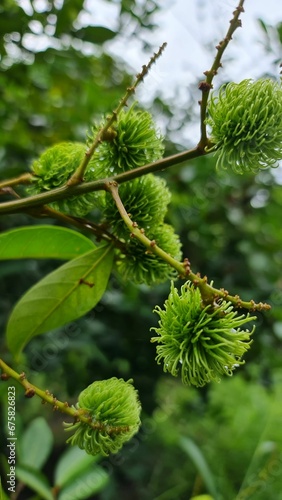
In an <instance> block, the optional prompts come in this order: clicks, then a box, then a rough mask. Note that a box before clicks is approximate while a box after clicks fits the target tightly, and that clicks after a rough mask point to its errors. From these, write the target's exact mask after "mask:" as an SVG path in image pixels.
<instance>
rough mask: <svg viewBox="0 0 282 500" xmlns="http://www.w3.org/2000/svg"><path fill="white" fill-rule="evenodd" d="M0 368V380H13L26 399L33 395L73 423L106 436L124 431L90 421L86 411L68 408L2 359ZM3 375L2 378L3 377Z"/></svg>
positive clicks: (121, 427)
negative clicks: (84, 425) (21, 388)
mask: <svg viewBox="0 0 282 500" xmlns="http://www.w3.org/2000/svg"><path fill="white" fill-rule="evenodd" d="M0 368H1V370H2V377H1V378H2V380H7V379H8V378H10V377H11V378H13V379H14V380H15V381H16V382H18V383H19V384H20V385H21V386H22V387H23V388H24V389H25V396H26V398H27V399H30V398H32V397H33V396H34V395H35V394H36V395H37V396H39V397H40V398H41V399H42V402H44V403H48V404H50V405H51V406H52V407H53V410H59V411H61V412H62V413H65V414H66V415H68V416H70V417H72V418H73V419H74V421H79V420H80V421H81V422H82V423H84V424H87V425H89V427H91V428H92V429H94V430H96V429H99V430H102V431H105V432H107V433H108V434H114V433H118V432H122V431H123V430H125V427H123V426H118V427H112V426H110V425H108V424H106V423H103V422H99V421H97V420H96V421H95V420H92V418H91V416H90V415H89V413H88V412H87V410H85V409H83V408H81V409H76V408H75V407H73V406H69V404H68V403H67V402H64V401H59V400H58V399H57V398H56V397H55V396H54V395H53V394H51V393H50V392H49V391H48V390H45V391H44V390H43V389H40V388H39V387H37V386H36V385H34V384H31V383H30V382H29V381H28V380H27V378H26V376H25V373H18V372H16V371H15V370H13V368H11V367H10V366H8V365H7V364H6V363H5V362H4V361H3V360H2V359H0ZM3 374H4V377H3Z"/></svg>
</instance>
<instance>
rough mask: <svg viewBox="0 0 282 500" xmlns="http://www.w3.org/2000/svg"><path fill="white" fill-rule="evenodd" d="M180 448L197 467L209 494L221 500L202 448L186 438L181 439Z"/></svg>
mask: <svg viewBox="0 0 282 500" xmlns="http://www.w3.org/2000/svg"><path fill="white" fill-rule="evenodd" d="M180 446H181V448H182V449H183V450H184V451H185V452H186V453H187V455H188V456H189V457H190V458H191V460H192V462H193V463H194V465H195V466H196V468H197V470H198V472H199V474H200V475H201V477H202V480H203V481H204V483H205V485H206V488H207V490H208V491H209V493H210V494H211V495H212V496H213V497H214V498H216V499H218V500H219V499H220V498H221V497H220V496H219V494H218V491H217V488H216V484H215V478H214V476H213V474H212V472H211V470H210V468H209V466H208V464H207V462H206V459H205V457H204V455H203V454H202V452H201V450H200V448H199V447H198V446H197V445H196V444H195V443H194V441H192V439H188V438H186V437H181V438H180Z"/></svg>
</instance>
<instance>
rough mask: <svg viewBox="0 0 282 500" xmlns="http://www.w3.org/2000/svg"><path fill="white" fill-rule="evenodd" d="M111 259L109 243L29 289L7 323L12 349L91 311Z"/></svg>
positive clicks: (104, 284)
mask: <svg viewBox="0 0 282 500" xmlns="http://www.w3.org/2000/svg"><path fill="white" fill-rule="evenodd" d="M112 262H113V248H112V246H110V245H107V244H106V245H103V246H100V247H99V248H96V249H95V250H92V251H91V252H88V253H86V254H84V255H82V256H81V257H78V258H76V259H73V260H71V261H70V262H68V263H67V264H64V265H63V266H61V267H59V269H57V270H56V271H53V272H52V273H50V274H48V276H46V277H45V278H43V279H42V280H41V281H39V282H38V283H37V284H36V285H34V286H33V287H32V288H31V289H30V290H28V292H27V293H26V294H25V295H24V296H23V297H22V298H21V299H20V301H19V302H18V303H17V304H16V306H15V308H14V310H13V312H12V314H11V316H10V319H9V322H8V326H7V344H8V347H9V349H10V350H11V352H12V353H13V354H14V355H17V354H19V353H20V351H21V350H22V349H23V347H24V346H25V345H26V344H27V343H28V342H29V341H30V340H31V339H32V338H33V337H35V336H36V335H39V334H40V333H44V332H46V331H48V330H53V329H54V328H58V327H59V326H62V325H64V324H66V323H68V322H70V321H73V320H75V319H77V318H79V317H81V316H83V315H84V314H86V313H87V312H88V311H90V310H91V309H92V308H93V307H94V306H95V305H96V304H97V302H99V300H100V299H101V297H102V295H103V294H104V291H105V289H106V286H107V283H108V279H109V276H110V272H111V269H112Z"/></svg>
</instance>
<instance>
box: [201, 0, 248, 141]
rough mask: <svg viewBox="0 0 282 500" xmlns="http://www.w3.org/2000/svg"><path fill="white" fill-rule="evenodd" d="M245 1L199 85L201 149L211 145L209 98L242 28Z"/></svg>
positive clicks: (242, 0)
mask: <svg viewBox="0 0 282 500" xmlns="http://www.w3.org/2000/svg"><path fill="white" fill-rule="evenodd" d="M243 5H244V0H240V2H239V5H238V7H237V8H236V9H235V10H234V12H233V18H232V19H231V21H230V26H229V29H228V31H227V33H226V35H225V37H224V38H223V40H221V42H219V44H218V45H217V46H216V49H217V54H216V56H215V59H214V61H213V64H212V66H211V68H210V69H209V70H207V71H204V75H205V76H206V79H205V80H204V81H202V82H200V83H199V89H200V90H201V91H202V100H201V101H199V104H200V106H201V108H200V117H201V139H200V142H199V147H200V148H203V149H205V148H206V146H208V145H209V140H208V137H207V130H206V123H205V122H206V112H207V103H208V98H209V93H210V91H211V89H212V88H213V86H212V81H213V78H214V76H215V75H216V74H217V72H218V69H219V68H220V67H222V64H221V58H222V55H223V53H224V51H225V49H226V47H227V45H228V44H229V42H230V40H232V35H233V33H234V31H235V30H236V29H237V28H239V27H241V26H242V23H241V20H240V19H239V17H240V14H241V13H242V12H244V7H243Z"/></svg>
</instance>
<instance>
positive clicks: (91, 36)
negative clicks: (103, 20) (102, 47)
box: [74, 26, 117, 44]
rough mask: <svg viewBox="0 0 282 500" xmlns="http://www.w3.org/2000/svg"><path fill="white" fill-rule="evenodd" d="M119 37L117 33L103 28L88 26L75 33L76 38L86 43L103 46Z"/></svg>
mask: <svg viewBox="0 0 282 500" xmlns="http://www.w3.org/2000/svg"><path fill="white" fill-rule="evenodd" d="M116 35H117V33H116V32H115V31H112V30H110V29H109V28H104V27H103V26H87V27H86V28H81V29H80V30H77V31H75V32H74V36H75V37H76V38H80V39H81V40H84V41H85V42H91V43H97V44H102V43H104V42H107V41H108V40H112V38H114V37H115V36H116Z"/></svg>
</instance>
